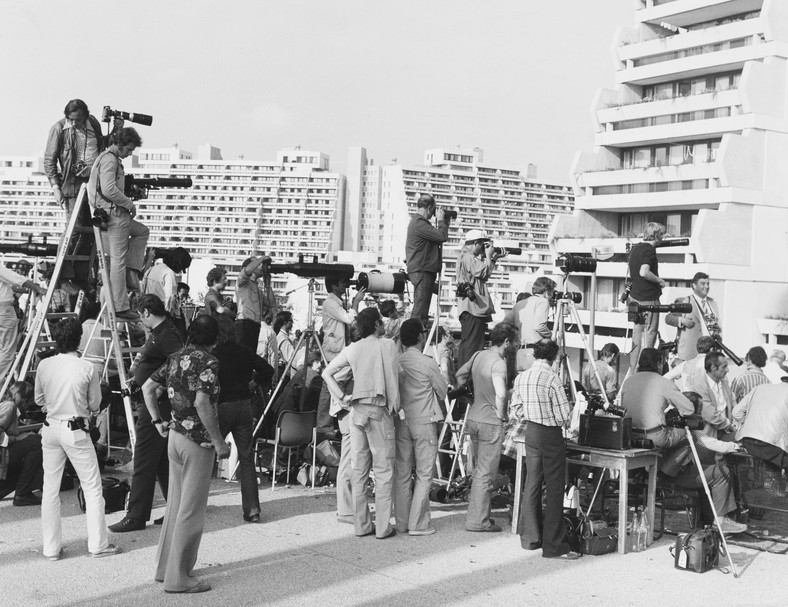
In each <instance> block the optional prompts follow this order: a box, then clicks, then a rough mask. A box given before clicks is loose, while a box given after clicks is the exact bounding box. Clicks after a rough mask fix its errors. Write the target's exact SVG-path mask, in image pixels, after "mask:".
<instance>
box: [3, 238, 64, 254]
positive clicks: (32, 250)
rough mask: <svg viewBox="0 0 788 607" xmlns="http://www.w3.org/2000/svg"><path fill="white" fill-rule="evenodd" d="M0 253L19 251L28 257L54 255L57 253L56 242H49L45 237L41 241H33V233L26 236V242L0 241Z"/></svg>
mask: <svg viewBox="0 0 788 607" xmlns="http://www.w3.org/2000/svg"><path fill="white" fill-rule="evenodd" d="M0 253H19V254H20V255H29V256H30V257H54V256H55V255H57V244H49V243H48V242H47V237H46V236H44V237H43V242H40V243H39V242H33V235H32V234H30V235H29V236H28V237H27V242H13V243H7V244H2V243H0Z"/></svg>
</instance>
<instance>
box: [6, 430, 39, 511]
mask: <svg viewBox="0 0 788 607" xmlns="http://www.w3.org/2000/svg"><path fill="white" fill-rule="evenodd" d="M8 459H9V461H8V474H7V475H6V478H5V479H3V480H0V498H2V497H5V496H6V495H8V494H9V493H11V492H12V491H15V492H16V494H15V495H16V496H17V497H21V496H23V495H30V493H32V492H33V491H35V490H37V489H41V487H42V486H43V484H44V466H43V463H42V460H41V436H40V435H38V434H31V435H30V436H26V437H25V438H23V439H22V440H18V441H14V442H13V443H9V445H8Z"/></svg>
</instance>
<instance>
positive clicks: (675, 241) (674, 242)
mask: <svg viewBox="0 0 788 607" xmlns="http://www.w3.org/2000/svg"><path fill="white" fill-rule="evenodd" d="M689 243H690V239H689V238H667V239H665V240H661V241H659V242H656V243H654V248H655V249H662V248H664V247H686V246H688V245H689ZM631 248H632V243H631V242H628V243H627V253H629V251H630V249H631Z"/></svg>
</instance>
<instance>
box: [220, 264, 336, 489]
mask: <svg viewBox="0 0 788 607" xmlns="http://www.w3.org/2000/svg"><path fill="white" fill-rule="evenodd" d="M308 287H309V305H308V307H307V327H306V329H304V331H303V332H302V333H301V337H299V338H298V341H297V342H296V345H295V346H294V348H293V353H292V354H291V355H290V360H288V361H287V364H286V365H285V370H284V371H283V372H282V377H280V378H279V381H278V382H277V384H276V388H275V389H274V391H273V392H272V393H271V397H270V398H269V399H268V403H267V404H266V406H265V409H264V410H263V413H262V415H261V416H260V419H259V420H257V425H256V426H255V427H254V430H253V431H252V441H255V440H256V439H257V435H258V434H259V432H260V428H262V426H263V420H264V419H265V416H266V414H267V413H268V411H269V409H270V408H271V405H273V404H274V401H275V400H276V398H277V397H278V396H279V392H280V390H281V389H282V387H283V386H284V383H285V375H286V374H287V373H289V371H290V369H292V368H293V361H295V359H296V357H297V356H298V352H299V351H300V350H301V347H302V346H303V347H304V369H306V368H307V367H308V365H309V352H310V349H311V348H310V346H311V343H312V340H314V342H315V343H316V344H317V347H318V350H320V357H321V359H322V360H323V363H324V364H327V363H328V361H327V359H326V353H325V352H324V351H323V345H322V344H321V343H320V339H319V338H318V336H317V333H316V332H315V318H314V307H315V289H316V287H317V281H316V280H315V279H314V278H310V279H309V284H308ZM306 394H307V390H306V389H304V390H301V399H300V402H299V405H298V410H299V411H301V410H303V408H304V402H305V401H306ZM313 448H314V447H313ZM239 465H240V464H236V465H235V468H233V470H232V472H231V474H230V478H233V477H234V476H235V474H236V472H237V471H238V466H239Z"/></svg>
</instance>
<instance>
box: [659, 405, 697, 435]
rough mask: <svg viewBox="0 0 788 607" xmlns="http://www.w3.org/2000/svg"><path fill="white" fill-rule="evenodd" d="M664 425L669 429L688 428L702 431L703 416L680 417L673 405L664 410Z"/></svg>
mask: <svg viewBox="0 0 788 607" xmlns="http://www.w3.org/2000/svg"><path fill="white" fill-rule="evenodd" d="M665 425H666V426H670V427H671V428H689V429H690V430H703V425H704V421H703V416H701V415H697V414H693V415H686V416H685V415H682V414H681V413H679V410H678V409H676V407H674V406H673V405H668V406H667V408H666V409H665Z"/></svg>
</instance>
